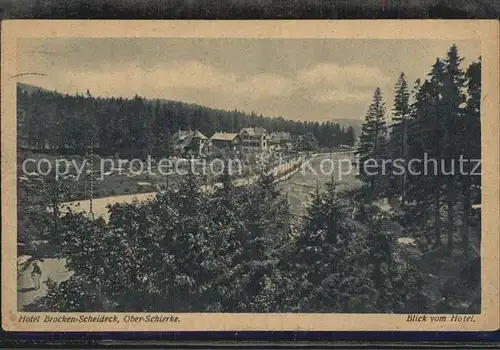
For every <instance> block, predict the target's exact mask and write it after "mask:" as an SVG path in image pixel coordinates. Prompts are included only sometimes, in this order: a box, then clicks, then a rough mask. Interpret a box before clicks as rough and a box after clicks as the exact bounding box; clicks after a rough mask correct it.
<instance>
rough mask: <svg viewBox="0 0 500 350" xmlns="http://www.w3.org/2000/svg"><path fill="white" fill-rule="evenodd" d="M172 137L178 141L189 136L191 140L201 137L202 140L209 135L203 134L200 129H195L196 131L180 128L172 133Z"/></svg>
mask: <svg viewBox="0 0 500 350" xmlns="http://www.w3.org/2000/svg"><path fill="white" fill-rule="evenodd" d="M172 138H173V139H174V140H176V141H182V140H184V139H187V138H189V140H191V139H192V138H200V139H202V140H206V139H207V137H206V136H205V135H203V134H202V133H201V132H199V131H198V130H194V131H191V130H190V131H184V130H180V129H179V131H177V132H176V133H174V134H173V135H172Z"/></svg>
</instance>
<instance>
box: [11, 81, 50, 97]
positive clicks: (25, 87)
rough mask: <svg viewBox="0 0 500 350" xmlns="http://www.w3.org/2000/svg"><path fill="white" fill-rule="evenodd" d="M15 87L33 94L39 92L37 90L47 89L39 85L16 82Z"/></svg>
mask: <svg viewBox="0 0 500 350" xmlns="http://www.w3.org/2000/svg"><path fill="white" fill-rule="evenodd" d="M17 87H18V88H19V89H21V90H22V91H26V92H27V93H28V94H30V95H31V94H34V93H36V92H39V91H49V90H47V89H44V88H41V87H39V86H35V85H29V84H25V83H17Z"/></svg>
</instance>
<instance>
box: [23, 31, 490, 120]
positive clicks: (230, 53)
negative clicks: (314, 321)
mask: <svg viewBox="0 0 500 350" xmlns="http://www.w3.org/2000/svg"><path fill="white" fill-rule="evenodd" d="M452 44H456V45H457V46H458V50H459V54H460V55H461V56H462V57H464V61H463V63H462V67H463V68H464V69H465V68H466V67H467V66H468V65H469V64H470V62H472V61H475V60H477V59H478V58H479V56H480V42H479V41H456V42H450V41H444V40H394V39H379V40H373V39H370V40H364V39H191V38H189V39H186V38H182V39H181V38H165V39H158V38H154V39H153V38H131V39H127V38H118V39H117V38H40V39H36V40H34V39H19V40H18V42H17V73H18V74H22V73H38V74H42V75H23V76H20V77H19V78H18V81H19V82H23V83H26V84H31V85H36V86H40V87H43V88H46V89H50V90H56V91H59V92H62V93H69V94H76V93H77V92H78V93H82V94H83V93H85V92H86V91H87V89H88V90H89V91H90V93H91V94H92V95H93V96H101V97H111V96H114V97H119V96H121V97H133V96H135V95H136V94H137V95H139V96H143V97H147V98H161V99H170V100H180V101H184V102H189V103H197V104H201V105H205V106H209V107H214V108H221V109H229V110H234V109H238V110H242V111H245V112H248V113H250V112H255V113H257V114H262V115H265V116H282V117H285V118H287V119H293V120H303V121H304V120H308V121H328V120H333V119H341V118H349V119H359V120H362V119H363V118H364V115H365V113H366V110H367V107H368V105H369V103H370V101H371V99H372V96H373V92H374V90H375V88H377V87H380V88H381V90H382V94H383V97H384V101H385V102H386V104H387V109H388V111H390V109H391V106H392V100H393V96H394V85H395V83H396V81H397V79H398V77H399V75H400V73H401V72H404V73H405V74H406V76H407V78H408V82H409V85H410V86H413V84H414V82H415V80H416V79H417V78H420V79H424V78H425V76H426V75H427V73H428V72H429V71H430V68H431V66H432V64H433V63H434V62H435V60H436V58H437V57H445V56H446V52H447V50H448V48H449V47H450V46H451V45H452ZM388 115H389V113H388Z"/></svg>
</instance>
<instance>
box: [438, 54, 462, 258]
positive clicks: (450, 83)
mask: <svg viewBox="0 0 500 350" xmlns="http://www.w3.org/2000/svg"><path fill="white" fill-rule="evenodd" d="M462 61H463V58H461V57H460V56H459V55H458V49H457V47H456V46H455V45H453V46H451V47H450V49H449V50H448V55H447V57H446V59H445V61H444V75H443V76H444V79H443V92H442V104H443V111H442V115H441V118H442V119H443V124H444V135H443V139H442V141H443V143H442V158H443V161H444V163H445V164H446V174H445V175H446V181H445V188H446V204H447V214H448V225H447V226H448V227H447V228H448V230H447V231H448V234H447V236H448V243H447V252H448V254H449V255H451V254H452V253H453V248H454V241H453V234H454V219H455V218H454V206H455V202H456V192H457V184H458V178H459V176H458V175H459V174H458V173H459V170H458V169H457V164H456V163H457V161H458V158H459V153H460V147H457V144H458V143H459V139H458V135H459V134H460V131H461V130H460V129H461V128H460V120H461V119H463V117H462V116H463V106H462V104H463V103H464V102H465V94H464V93H463V91H462V88H463V86H464V83H465V77H464V72H463V71H462V70H461V68H460V63H461V62H462Z"/></svg>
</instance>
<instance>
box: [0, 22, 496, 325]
mask: <svg viewBox="0 0 500 350" xmlns="http://www.w3.org/2000/svg"><path fill="white" fill-rule="evenodd" d="M124 36H127V37H158V38H159V37H185V38H188V37H204V38H212V37H220V38H221V37H226V38H227V37H231V38H269V37H273V38H353V39H354V38H359V39H361V38H363V39H396V38H397V39H403V38H404V39H448V40H461V39H462V40H466V39H479V40H481V54H482V59H483V61H482V62H483V73H482V76H483V104H482V135H483V194H482V208H483V209H482V210H483V231H482V235H483V240H482V248H481V254H482V312H481V314H480V315H477V316H475V323H451V322H446V323H431V322H420V323H408V322H406V319H407V315H376V314H371V315H360V314H196V313H191V314H177V315H178V316H180V320H181V322H179V323H166V324H165V323H149V324H146V323H141V324H138V323H125V322H124V321H123V317H124V316H125V315H126V314H125V313H118V314H117V315H118V317H119V319H120V323H119V324H110V323H108V324H99V323H74V324H70V323H60V324H51V323H43V322H41V323H19V322H18V320H19V316H20V315H21V314H27V313H19V312H17V310H16V305H17V303H16V172H15V171H16V136H15V135H16V132H15V127H16V123H15V120H16V114H15V113H16V88H15V79H9V77H10V76H11V75H13V74H15V73H16V72H15V66H16V39H17V38H26V37H32V38H39V37H54V38H56V37H124ZM498 38H499V22H498V21H484V20H483V21H459V20H451V21H449V20H448V21H434V20H432V21H431V20H427V21H420V20H411V21H219V22H217V21H175V22H174V21H35V20H19V21H16V20H13V21H4V22H3V23H2V41H1V42H2V75H1V77H2V80H1V82H2V90H1V92H2V94H1V96H2V99H1V108H2V109H1V116H2V118H1V123H2V124H1V126H2V127H1V132H2V133H1V135H2V138H1V141H2V169H1V170H2V326H3V328H4V329H6V330H9V331H21V330H24V331H106V330H107V331H115V330H116V331H128V330H134V331H180V330H207V331H208V330H211V331H220V330H230V331H236V330H293V331H296V330H317V331H320V330H324V331H333V330H415V331H425V330H427V331H440V330H453V331H465V330H469V331H472V330H495V329H498V328H499V326H500V322H499V270H500V268H499V266H500V259H499V256H500V255H499V247H500V245H499V233H500V229H499V228H500V225H499V200H500V192H499V184H500V181H499V170H500V169H499V166H500V161H499V131H500V130H499V103H498V102H499V39H498ZM415 59H418V57H415ZM39 315H41V316H42V319H43V318H44V316H45V315H48V314H43V313H42V314H39ZM57 315H62V314H57ZM66 315H71V314H66ZM94 315H97V314H94ZM135 315H140V314H135Z"/></svg>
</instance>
